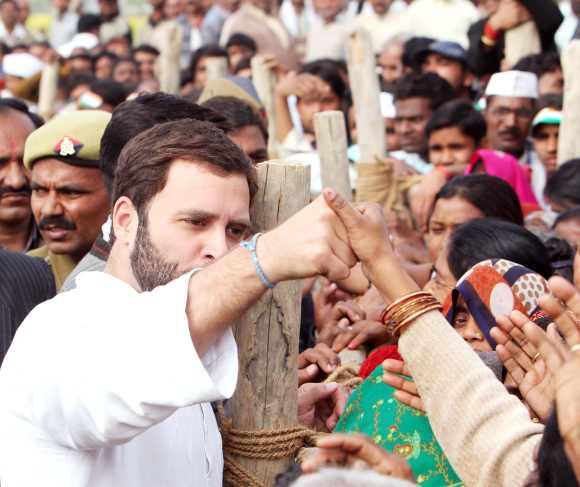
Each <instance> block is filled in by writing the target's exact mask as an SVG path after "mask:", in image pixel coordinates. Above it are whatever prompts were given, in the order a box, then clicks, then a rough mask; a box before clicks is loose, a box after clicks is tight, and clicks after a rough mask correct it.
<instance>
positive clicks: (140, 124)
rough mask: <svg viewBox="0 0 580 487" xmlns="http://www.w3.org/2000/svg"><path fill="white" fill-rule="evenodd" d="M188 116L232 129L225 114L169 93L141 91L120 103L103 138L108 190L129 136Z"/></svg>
mask: <svg viewBox="0 0 580 487" xmlns="http://www.w3.org/2000/svg"><path fill="white" fill-rule="evenodd" d="M187 118H191V119H195V120H201V121H205V122H211V123H213V124H214V125H216V126H217V127H218V128H220V129H221V130H223V131H227V130H228V129H229V124H228V123H227V122H226V119H225V118H224V117H223V116H222V115H219V114H218V113H216V112H214V111H213V110H210V109H209V108H204V107H201V106H199V105H196V104H194V103H191V102H189V101H187V100H185V99H184V98H180V97H177V96H173V95H168V94H166V93H148V94H143V95H139V96H138V97H137V98H135V99H134V100H131V101H126V102H124V103H122V104H121V105H119V106H118V107H117V108H116V109H115V111H113V116H112V117H111V120H110V122H109V124H108V125H107V127H106V129H105V132H104V133H103V137H102V139H101V170H102V171H103V174H104V179H105V185H106V186H107V189H108V191H109V194H111V191H112V187H113V179H114V175H115V168H116V166H117V159H118V158H119V154H120V153H121V151H122V150H123V147H125V145H126V144H127V142H129V140H131V139H132V138H133V137H135V136H136V135H138V134H140V133H141V132H144V131H145V130H147V129H150V128H151V127H153V126H154V125H157V124H159V123H165V122H172V121H175V120H182V119H187Z"/></svg>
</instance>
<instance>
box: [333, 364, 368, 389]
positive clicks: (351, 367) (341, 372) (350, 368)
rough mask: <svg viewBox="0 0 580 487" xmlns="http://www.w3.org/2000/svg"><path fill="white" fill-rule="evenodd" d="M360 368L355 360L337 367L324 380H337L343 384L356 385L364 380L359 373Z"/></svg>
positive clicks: (347, 385) (346, 385)
mask: <svg viewBox="0 0 580 487" xmlns="http://www.w3.org/2000/svg"><path fill="white" fill-rule="evenodd" d="M359 370H360V366H359V365H357V364H355V363H354V362H351V363H347V364H343V365H341V366H339V367H337V369H336V370H335V371H334V372H332V374H330V375H329V376H328V377H327V378H326V379H325V381H324V382H325V383H326V384H328V383H329V382H336V383H337V384H340V385H341V386H345V387H356V386H358V385H359V384H360V383H361V382H362V381H363V380H362V379H361V378H360V377H359V375H358V373H359Z"/></svg>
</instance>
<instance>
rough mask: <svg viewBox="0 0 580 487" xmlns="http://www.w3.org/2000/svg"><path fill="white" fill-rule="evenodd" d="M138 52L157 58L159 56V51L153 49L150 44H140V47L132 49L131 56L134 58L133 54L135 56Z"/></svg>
mask: <svg viewBox="0 0 580 487" xmlns="http://www.w3.org/2000/svg"><path fill="white" fill-rule="evenodd" d="M138 52H144V53H147V54H153V55H154V56H159V54H160V52H159V49H156V48H155V47H153V46H152V45H150V44H141V45H139V46H137V47H135V48H133V51H132V52H131V55H132V56H135V54H137V53H138Z"/></svg>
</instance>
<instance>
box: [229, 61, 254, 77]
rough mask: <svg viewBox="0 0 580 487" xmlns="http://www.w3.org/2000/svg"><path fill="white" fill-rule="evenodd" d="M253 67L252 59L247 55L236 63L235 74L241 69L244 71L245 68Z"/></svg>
mask: <svg viewBox="0 0 580 487" xmlns="http://www.w3.org/2000/svg"><path fill="white" fill-rule="evenodd" d="M251 67H252V59H251V58H248V57H245V58H243V59H240V62H239V63H238V64H236V66H235V68H234V70H233V71H234V74H238V73H239V72H240V71H243V70H244V69H250V68H251Z"/></svg>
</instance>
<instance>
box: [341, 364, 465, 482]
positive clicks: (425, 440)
mask: <svg viewBox="0 0 580 487" xmlns="http://www.w3.org/2000/svg"><path fill="white" fill-rule="evenodd" d="M382 376H383V367H382V366H379V367H377V368H376V369H375V370H374V371H373V373H372V374H371V375H370V376H369V377H368V378H367V379H366V380H365V381H364V382H363V383H362V384H361V385H360V386H358V387H357V388H356V389H355V390H354V391H353V393H352V394H351V396H350V398H349V400H348V403H347V405H346V409H345V411H344V413H343V414H342V416H341V417H340V421H339V422H338V424H337V425H336V428H335V429H334V431H335V432H337V433H363V434H365V435H367V436H369V437H370V438H371V439H372V440H373V441H374V442H375V443H376V444H377V445H379V446H381V447H383V448H384V449H385V450H387V451H388V452H393V453H397V454H399V455H401V456H403V457H405V458H406V459H407V461H408V462H409V465H410V467H411V470H412V471H413V475H414V476H415V480H416V482H417V483H418V484H419V485H421V486H425V487H440V486H447V487H451V486H453V487H460V486H463V483H462V482H461V480H460V479H459V477H458V476H457V474H456V473H455V471H454V470H453V468H452V467H451V465H450V464H449V462H448V461H447V457H446V456H445V453H443V450H442V448H441V446H440V445H439V443H438V442H437V440H436V439H435V435H434V434H433V431H432V430H431V426H430V424H429V420H428V419H427V416H426V415H425V414H423V413H422V412H420V411H417V410H415V409H413V408H410V407H408V406H405V405H404V404H402V403H401V402H399V401H397V400H396V399H395V398H394V397H393V393H394V391H395V389H394V388H393V387H391V386H389V385H387V384H384V383H383V379H382Z"/></svg>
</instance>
